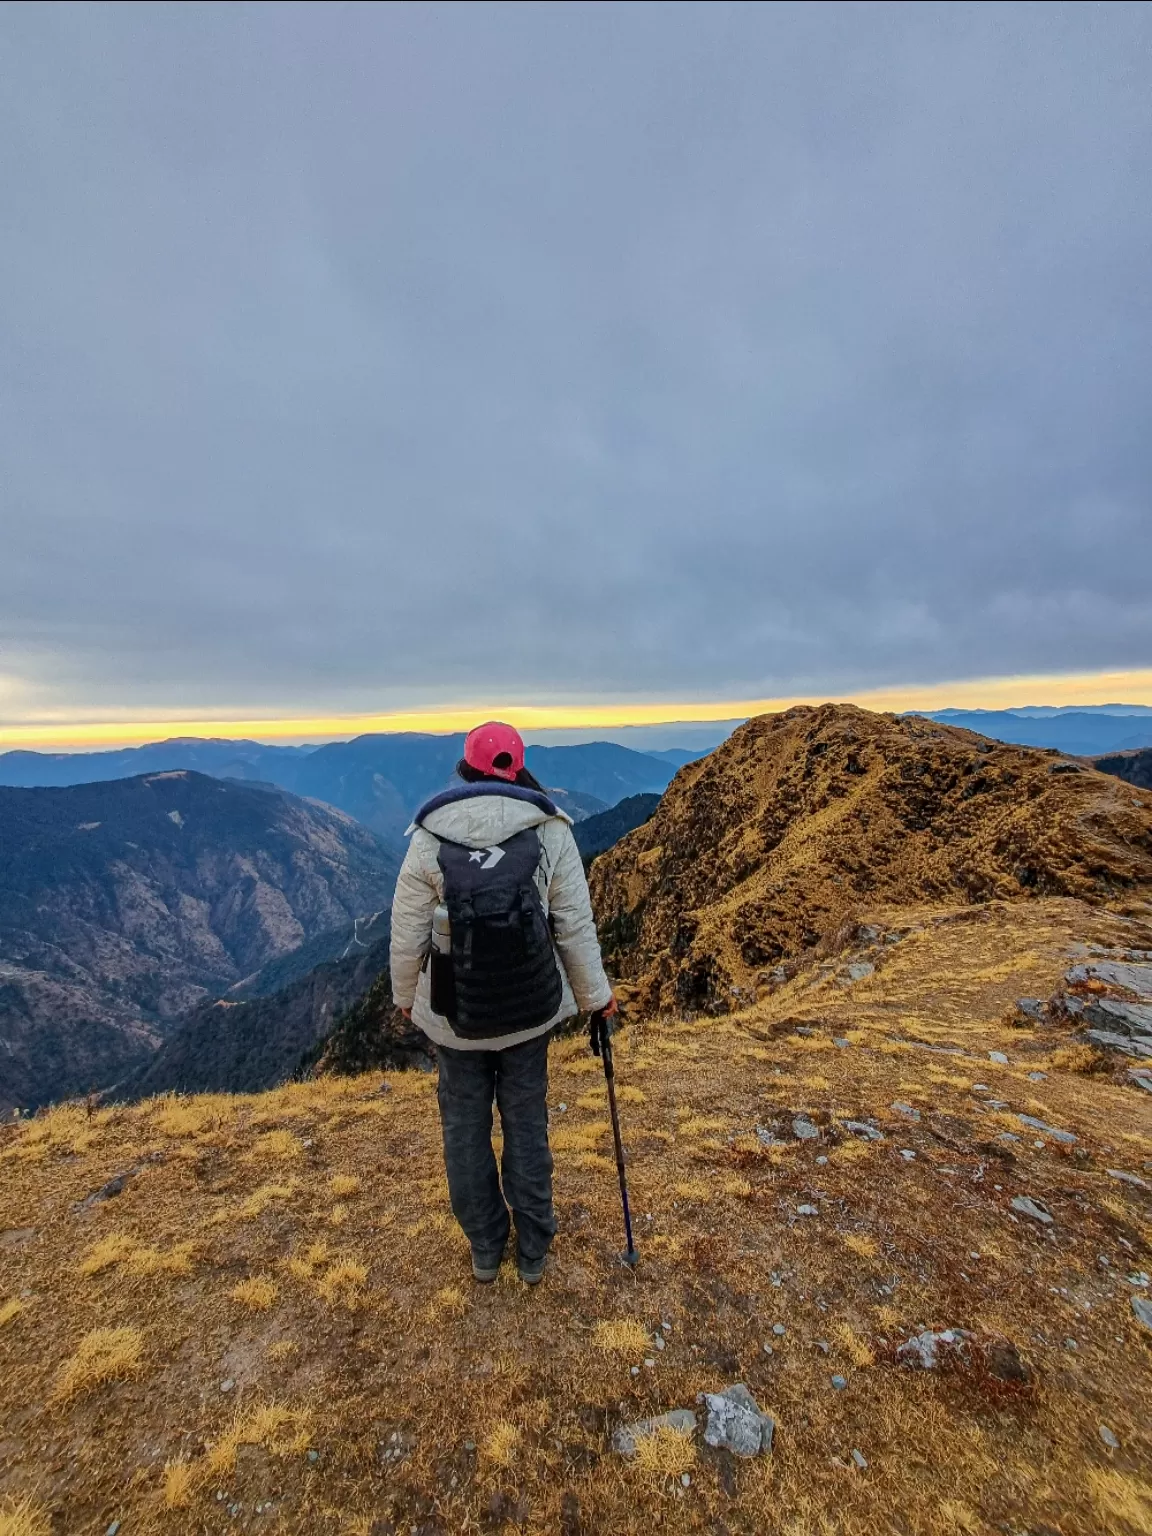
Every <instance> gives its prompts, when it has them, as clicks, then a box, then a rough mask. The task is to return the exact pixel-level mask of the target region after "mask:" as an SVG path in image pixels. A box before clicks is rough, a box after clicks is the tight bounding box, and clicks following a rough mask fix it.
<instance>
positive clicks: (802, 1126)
mask: <svg viewBox="0 0 1152 1536" xmlns="http://www.w3.org/2000/svg"><path fill="white" fill-rule="evenodd" d="M792 1134H793V1136H795V1137H796V1138H797V1140H798V1141H818V1140H819V1139H820V1132H819V1130H818V1129H817V1128H816V1126H814V1125H813V1124H812V1122H811V1120H809V1119H807V1118H806V1117H805V1116H804V1115H797V1116H796V1118H795V1120H793V1122H792Z"/></svg>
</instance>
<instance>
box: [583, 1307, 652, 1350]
mask: <svg viewBox="0 0 1152 1536" xmlns="http://www.w3.org/2000/svg"><path fill="white" fill-rule="evenodd" d="M592 1342H593V1343H594V1344H595V1346H596V1348H597V1349H598V1350H600V1351H601V1353H603V1354H605V1355H620V1356H623V1357H624V1358H626V1359H629V1360H635V1359H637V1358H638V1357H639V1356H640V1355H644V1354H647V1352H648V1350H649V1349H650V1348H651V1345H652V1341H651V1339H650V1338H649V1336H648V1331H647V1329H646V1328H644V1326H643V1325H642V1324H641V1323H638V1322H636V1320H635V1319H634V1318H630V1317H625V1318H617V1319H615V1320H606V1321H604V1322H602V1323H597V1324H596V1327H595V1328H594V1329H593V1330H592Z"/></svg>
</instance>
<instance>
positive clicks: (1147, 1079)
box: [1128, 1067, 1152, 1093]
mask: <svg viewBox="0 0 1152 1536" xmlns="http://www.w3.org/2000/svg"><path fill="white" fill-rule="evenodd" d="M1128 1081H1129V1082H1130V1083H1134V1084H1135V1085H1136V1087H1137V1088H1143V1090H1144V1092H1145V1093H1152V1072H1146V1071H1145V1070H1144V1069H1143V1068H1142V1067H1129V1068H1128Z"/></svg>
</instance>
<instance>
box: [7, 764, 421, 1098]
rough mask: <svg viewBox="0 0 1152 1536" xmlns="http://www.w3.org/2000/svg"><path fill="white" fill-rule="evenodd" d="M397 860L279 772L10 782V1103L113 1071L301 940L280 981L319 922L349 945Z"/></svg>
mask: <svg viewBox="0 0 1152 1536" xmlns="http://www.w3.org/2000/svg"><path fill="white" fill-rule="evenodd" d="M396 872H397V861H396V857H395V854H394V853H393V852H391V851H390V850H389V849H387V848H386V847H385V846H384V845H383V844H382V843H381V842H380V840H379V839H378V838H377V837H376V836H375V835H374V834H373V833H372V832H370V831H368V830H367V829H366V828H365V827H362V826H360V825H358V824H357V822H355V821H354V820H353V819H352V818H351V817H349V816H347V815H345V814H343V813H341V812H340V811H336V810H332V809H331V808H330V807H327V806H322V805H317V804H314V803H310V802H307V801H304V800H302V799H299V798H298V797H296V796H293V795H289V794H286V793H285V792H284V791H282V790H279V789H275V788H273V789H265V788H257V787H254V786H249V785H244V784H239V783H236V782H235V781H223V780H219V779H214V778H209V777H206V776H205V775H203V774H199V773H192V772H189V771H186V770H172V771H168V772H161V773H154V774H147V775H143V776H140V777H137V778H131V779H119V780H114V781H112V782H108V783H97V784H84V785H78V786H72V787H69V788H60V789H13V788H0V1110H3V1109H10V1108H12V1107H14V1106H16V1105H21V1106H29V1105H35V1104H38V1103H42V1102H44V1101H45V1100H47V1099H52V1098H59V1097H62V1096H65V1095H69V1094H75V1093H79V1092H84V1091H87V1090H89V1089H92V1088H95V1087H101V1086H105V1085H107V1084H109V1083H112V1082H115V1081H117V1080H118V1079H120V1078H121V1077H123V1076H124V1075H125V1074H126V1073H127V1072H129V1071H130V1070H132V1069H133V1068H136V1067H138V1066H139V1065H140V1064H141V1063H142V1062H143V1061H144V1060H145V1059H147V1058H148V1057H149V1056H150V1055H151V1054H152V1052H153V1051H154V1050H155V1049H156V1048H157V1046H158V1044H159V1042H160V1040H161V1039H162V1038H163V1037H164V1035H165V1034H166V1033H167V1032H168V1030H169V1029H170V1028H171V1026H172V1025H173V1023H174V1021H175V1020H176V1019H177V1018H178V1017H179V1016H180V1015H182V1014H183V1013H185V1012H186V1011H187V1010H188V1009H190V1008H192V1007H194V1006H195V1005H196V1004H197V1003H198V1002H199V1001H200V1000H202V999H206V998H216V997H219V996H220V995H221V994H222V993H225V992H227V990H228V988H230V987H233V986H235V985H236V984H237V983H244V982H245V980H246V978H247V979H248V981H247V985H248V986H249V987H254V988H255V989H256V990H259V988H260V985H261V983H260V974H261V972H262V968H264V967H267V966H268V964H269V962H273V961H277V960H284V959H285V958H286V957H292V956H295V957H296V959H295V960H294V961H291V962H290V964H289V965H288V966H287V967H286V968H285V972H284V974H283V975H281V976H280V977H279V978H276V979H275V980H271V979H267V980H266V983H265V984H266V985H282V984H283V981H284V979H285V976H289V975H292V974H294V972H293V970H292V966H293V965H298V964H299V963H300V958H301V955H300V951H301V946H307V945H308V944H309V943H310V942H311V941H313V940H315V939H316V938H317V937H318V936H320V935H333V933H334V931H335V938H329V939H328V940H326V949H325V955H322V956H317V958H325V957H326V954H327V953H328V952H330V949H331V946H332V944H333V943H334V942H337V941H342V942H343V944H344V946H345V948H347V946H348V944H349V943H350V941H351V939H352V937H353V935H352V934H350V933H349V932H348V930H350V929H351V928H352V927H353V924H354V919H355V918H357V917H361V918H363V917H364V916H365V915H366V914H372V913H375V912H380V911H382V910H385V909H386V908H387V907H388V905H389V903H390V901H391V894H392V889H393V886H394V884H395V878H396ZM304 958H311V957H310V956H307V954H305V957H304ZM312 963H313V964H314V963H315V961H314V960H313V961H312ZM253 973H257V974H256V976H255V977H254V976H253ZM263 974H264V975H265V976H266V977H267V973H266V972H264V973H263Z"/></svg>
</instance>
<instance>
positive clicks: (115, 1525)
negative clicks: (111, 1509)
mask: <svg viewBox="0 0 1152 1536" xmlns="http://www.w3.org/2000/svg"><path fill="white" fill-rule="evenodd" d="M104 1536H120V1522H119V1520H113V1522H112V1524H111V1525H110V1526H109V1527H108V1529H107V1530H106V1531H105V1532H104Z"/></svg>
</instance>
